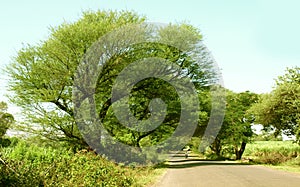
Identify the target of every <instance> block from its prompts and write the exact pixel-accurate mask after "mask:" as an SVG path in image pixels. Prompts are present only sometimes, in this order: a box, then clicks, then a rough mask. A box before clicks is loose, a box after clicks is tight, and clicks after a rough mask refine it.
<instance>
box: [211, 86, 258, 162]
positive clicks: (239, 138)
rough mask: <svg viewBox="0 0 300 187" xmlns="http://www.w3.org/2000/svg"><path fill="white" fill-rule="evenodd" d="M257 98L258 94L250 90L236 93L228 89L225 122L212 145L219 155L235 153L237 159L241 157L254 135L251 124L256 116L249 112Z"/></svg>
mask: <svg viewBox="0 0 300 187" xmlns="http://www.w3.org/2000/svg"><path fill="white" fill-rule="evenodd" d="M257 99H258V95H257V94H255V93H252V92H249V91H246V92H241V93H234V92H232V91H229V90H227V94H226V103H227V104H226V110H225V118H224V122H223V125H222V127H221V130H220V132H219V134H218V136H217V137H216V140H215V142H214V143H213V144H212V145H211V148H212V150H213V151H214V152H216V153H217V154H218V155H221V154H222V153H223V154H224V155H225V154H226V153H234V154H235V156H236V159H241V157H242V155H243V152H244V150H245V148H246V144H247V143H248V142H249V141H250V140H251V137H252V135H253V132H252V129H251V126H252V122H253V120H254V118H253V115H250V114H248V110H249V109H250V107H251V106H252V105H253V104H255V103H256V102H257Z"/></svg>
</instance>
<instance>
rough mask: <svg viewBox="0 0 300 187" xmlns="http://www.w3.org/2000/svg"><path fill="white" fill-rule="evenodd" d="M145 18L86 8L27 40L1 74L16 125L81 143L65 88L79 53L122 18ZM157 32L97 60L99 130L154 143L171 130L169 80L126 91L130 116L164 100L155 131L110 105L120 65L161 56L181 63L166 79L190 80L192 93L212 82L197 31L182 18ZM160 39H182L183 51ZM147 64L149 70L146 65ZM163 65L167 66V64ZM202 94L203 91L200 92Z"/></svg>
mask: <svg viewBox="0 0 300 187" xmlns="http://www.w3.org/2000/svg"><path fill="white" fill-rule="evenodd" d="M144 21H145V18H144V17H141V16H139V15H137V14H135V13H132V12H113V11H108V12H105V11H98V12H85V13H84V14H83V17H82V18H81V19H80V20H78V21H77V22H74V23H64V24H62V25H60V26H58V27H57V28H52V29H51V34H50V36H49V38H48V39H47V40H46V41H42V42H41V43H39V44H38V45H37V46H31V45H28V46H26V47H24V48H23V49H21V50H20V51H19V52H18V54H17V56H16V57H15V58H14V62H13V63H12V64H11V65H10V66H9V67H8V72H9V74H10V76H11V78H12V80H11V82H10V89H11V90H12V91H13V92H14V93H15V95H14V97H12V98H11V99H12V101H13V102H14V103H15V104H17V105H18V106H20V107H22V108H23V112H24V114H25V115H26V119H27V121H25V122H24V124H23V125H22V127H21V128H22V130H27V131H30V132H34V133H36V134H40V135H42V136H44V137H46V138H48V139H51V140H59V141H68V142H70V143H72V144H75V145H76V144H79V145H84V146H87V142H86V141H85V140H84V138H83V137H82V135H81V134H80V132H79V129H78V127H77V125H76V122H75V119H74V103H73V101H72V94H73V91H74V90H73V85H74V78H75V77H74V76H75V72H76V70H77V68H78V65H79V64H80V63H81V62H82V60H83V59H84V58H85V54H86V52H87V51H88V49H89V48H90V47H91V46H92V44H93V43H94V42H96V41H97V40H98V39H99V38H101V37H103V36H106V34H107V33H109V32H110V31H113V30H114V29H116V28H119V27H122V26H124V25H126V24H130V23H143V22H144ZM186 31H189V32H186ZM150 34H151V33H150ZM143 37H144V36H143ZM145 37H150V35H145ZM156 37H158V41H161V43H159V42H156V43H155V44H153V43H142V44H136V45H133V46H131V47H129V48H125V49H120V50H118V49H117V48H116V49H117V50H118V53H117V54H115V55H114V56H111V57H110V58H109V60H108V61H107V62H106V63H105V64H102V65H101V68H102V72H101V74H100V75H99V78H98V79H97V83H96V94H95V100H96V102H97V103H96V107H97V115H98V116H99V118H100V120H101V121H102V123H103V124H104V126H105V128H106V130H107V131H108V132H109V133H110V134H111V135H113V136H115V137H116V138H117V139H119V140H120V141H122V142H124V143H126V144H129V145H134V146H137V147H139V146H141V143H143V142H144V143H143V144H144V145H145V144H149V142H150V143H151V141H154V142H155V141H158V140H157V139H160V140H161V139H164V138H165V137H164V134H168V133H169V132H171V131H172V130H174V128H176V125H177V124H178V119H179V117H178V114H179V111H180V102H179V97H178V95H177V94H176V92H175V90H174V88H172V86H171V85H170V84H168V83H166V82H163V81H162V80H159V79H154V78H149V79H145V80H143V81H141V82H139V83H138V84H136V85H135V86H134V87H133V90H132V91H131V93H130V110H131V111H132V113H133V114H134V116H135V117H136V118H137V119H140V120H143V119H148V118H149V117H150V109H149V106H150V102H151V100H152V99H155V98H162V99H165V100H164V101H165V102H166V103H167V104H168V114H167V116H166V119H165V121H164V124H163V125H162V126H161V127H160V128H158V129H157V130H156V131H151V132H147V133H145V132H134V131H133V130H130V129H128V128H125V127H124V126H122V125H121V124H120V123H119V122H118V120H117V119H116V117H115V116H114V113H113V110H112V104H113V102H112V98H111V97H112V96H111V90H112V85H113V83H114V81H115V79H116V78H117V75H118V74H119V73H120V72H121V71H122V70H123V69H124V68H125V67H126V66H127V65H129V64H130V63H132V62H134V61H136V60H138V59H143V58H151V57H159V58H161V59H165V60H168V61H170V62H172V63H174V64H177V65H178V66H179V67H180V68H182V69H185V70H184V71H182V72H183V73H182V74H178V73H177V72H172V71H170V72H168V73H169V74H170V75H171V77H170V78H171V79H172V76H173V78H175V77H180V78H181V79H184V78H190V79H191V80H192V82H193V83H194V85H195V87H196V89H197V91H198V93H204V92H205V90H208V88H209V85H210V84H213V83H215V82H216V80H217V76H216V74H215V72H214V70H213V68H212V62H213V59H211V58H210V56H209V55H208V52H207V50H206V49H205V47H203V46H198V45H199V42H201V40H202V36H201V34H200V32H199V31H198V29H196V28H194V27H192V26H190V25H188V24H179V25H169V26H168V27H166V28H165V29H161V30H160V32H159V33H158V36H156ZM176 37H178V38H176ZM123 39H124V38H123ZM179 39H180V40H179ZM124 40H126V38H125V39H124ZM164 41H168V43H171V44H172V42H175V43H174V45H175V46H176V45H179V44H178V41H184V42H181V43H180V45H181V47H182V49H184V51H181V50H178V49H176V48H174V47H172V46H171V45H164V44H163V43H164ZM176 42H177V43H176ZM112 46H113V45H112ZM102 47H103V46H102ZM195 47H198V48H199V47H201V50H200V54H199V53H198V54H197V52H195V50H194V49H195ZM195 56H197V57H199V56H200V58H201V59H202V61H201V62H202V63H200V64H199V63H197V61H196V60H195V59H194V57H195ZM147 68H149V69H151V67H150V66H148V67H147ZM158 71H159V70H158ZM160 71H164V70H160ZM165 71H168V68H167V67H166V69H165ZM176 73H177V74H176ZM168 94H169V96H168V97H167V95H168ZM201 97H203V96H199V98H201ZM115 103H117V102H116V101H115ZM206 113H207V111H203V110H202V111H201V115H200V114H199V116H200V117H201V118H202V117H203V118H204V117H205V118H207V115H205V114H206ZM195 115H198V114H195ZM199 121H203V119H202V120H199ZM142 139H144V140H143V141H142Z"/></svg>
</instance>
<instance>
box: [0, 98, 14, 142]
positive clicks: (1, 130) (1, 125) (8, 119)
mask: <svg viewBox="0 0 300 187" xmlns="http://www.w3.org/2000/svg"><path fill="white" fill-rule="evenodd" d="M13 122H14V117H13V116H12V115H11V114H9V113H7V104H6V103H5V102H0V141H1V140H2V138H3V136H4V135H5V133H6V131H7V130H8V129H9V127H10V125H11V124H12V123H13Z"/></svg>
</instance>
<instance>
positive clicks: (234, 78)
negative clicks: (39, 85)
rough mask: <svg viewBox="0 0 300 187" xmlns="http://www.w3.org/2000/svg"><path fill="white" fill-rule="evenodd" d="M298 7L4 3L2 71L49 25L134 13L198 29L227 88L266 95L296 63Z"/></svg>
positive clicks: (195, 0) (127, 1)
mask: <svg viewBox="0 0 300 187" xmlns="http://www.w3.org/2000/svg"><path fill="white" fill-rule="evenodd" d="M299 6H300V2H298V1H297V0H286V1H276V2H274V1H270V0H265V1H259V0H254V1H251V2H250V1H249V2H246V1H238V0H233V1H201V0H191V1H171V0H165V1H158V0H152V1H139V0H109V1H108V0H106V1H102V0H84V1H71V0H65V1H58V0H53V1H46V2H42V1H38V0H28V1H17V0H11V1H4V2H1V6H0V21H1V28H2V29H1V35H0V41H1V42H0V51H1V53H0V68H1V69H3V67H4V66H5V65H6V64H8V63H9V62H10V58H11V57H13V56H15V55H16V51H18V50H19V49H20V48H21V47H22V45H25V44H27V43H29V44H36V43H38V42H39V41H40V40H45V39H46V38H47V36H48V35H49V33H50V32H49V27H50V26H58V25H60V24H61V23H62V22H63V21H67V22H69V21H75V20H77V19H78V18H79V17H80V15H81V12H82V11H84V10H97V9H113V10H134V11H136V12H137V13H138V14H141V15H145V16H147V17H148V19H149V21H151V22H162V23H169V22H182V21H188V22H189V23H191V24H192V25H194V26H196V27H199V28H200V29H201V31H202V33H203V35H204V43H205V44H206V45H207V47H208V48H209V50H210V51H211V52H212V54H213V56H214V58H215V60H216V62H217V63H218V64H219V66H220V68H221V69H222V73H223V78H224V82H225V86H226V88H228V89H231V90H233V91H236V92H242V91H246V90H250V91H252V92H255V93H265V92H269V91H271V90H272V86H274V84H275V81H274V79H275V78H277V76H279V75H282V74H284V70H285V68H286V67H293V66H296V65H298V66H299V64H300V63H299V60H300V47H299V45H298V44H299V43H300V35H298V33H299V32H300V24H298V22H299V21H298V18H299V17H300V12H298V11H297V7H299ZM7 79H8V78H7V76H6V75H5V74H4V73H3V72H2V71H1V74H0V89H1V93H0V98H1V100H4V101H6V100H7V99H6V98H4V97H3V95H4V94H6V93H7V92H6V81H7Z"/></svg>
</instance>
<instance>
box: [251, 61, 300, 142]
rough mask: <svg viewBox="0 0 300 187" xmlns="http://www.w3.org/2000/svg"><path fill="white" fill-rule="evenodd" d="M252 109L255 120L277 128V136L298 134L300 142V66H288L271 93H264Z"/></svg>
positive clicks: (266, 126)
mask: <svg viewBox="0 0 300 187" xmlns="http://www.w3.org/2000/svg"><path fill="white" fill-rule="evenodd" d="M251 111H252V113H254V114H255V122H256V123H260V124H262V125H264V127H265V128H269V129H270V128H271V129H273V130H275V133H274V135H275V136H277V135H280V134H281V133H282V132H283V133H284V134H286V135H296V137H297V141H298V142H299V143H300V141H299V139H300V128H299V124H300V68H299V67H295V68H288V69H287V70H286V73H285V74H284V75H283V76H279V77H278V79H277V80H276V87H274V89H273V90H272V91H271V93H268V94H264V95H262V96H261V98H260V99H259V102H258V103H257V104H255V105H253V107H252V108H251Z"/></svg>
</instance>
